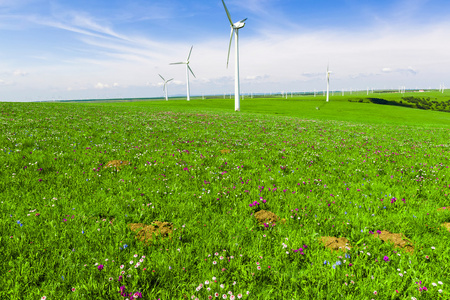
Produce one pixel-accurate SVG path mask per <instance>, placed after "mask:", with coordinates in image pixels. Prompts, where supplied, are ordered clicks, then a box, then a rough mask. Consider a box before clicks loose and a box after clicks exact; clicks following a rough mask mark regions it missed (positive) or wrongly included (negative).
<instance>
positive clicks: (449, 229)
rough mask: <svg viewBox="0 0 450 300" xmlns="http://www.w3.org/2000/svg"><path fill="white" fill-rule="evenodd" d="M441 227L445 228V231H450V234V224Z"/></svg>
mask: <svg viewBox="0 0 450 300" xmlns="http://www.w3.org/2000/svg"><path fill="white" fill-rule="evenodd" d="M441 226H443V227H444V228H445V229H447V230H448V232H450V223H442V224H441Z"/></svg>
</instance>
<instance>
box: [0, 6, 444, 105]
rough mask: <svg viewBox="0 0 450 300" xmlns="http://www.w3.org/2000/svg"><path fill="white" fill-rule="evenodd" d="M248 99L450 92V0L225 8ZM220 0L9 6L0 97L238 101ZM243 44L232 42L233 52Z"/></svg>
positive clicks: (1, 18) (2, 25)
mask: <svg viewBox="0 0 450 300" xmlns="http://www.w3.org/2000/svg"><path fill="white" fill-rule="evenodd" d="M226 3H227V6H228V9H229V11H230V13H231V16H232V18H233V21H238V20H241V19H243V18H248V20H247V22H246V26H245V27H244V28H243V29H241V30H240V32H239V34H240V39H239V42H240V75H241V91H242V92H243V93H271V92H281V91H287V92H291V91H294V92H301V91H312V90H314V89H316V90H323V89H325V88H326V81H325V71H326V66H327V63H328V62H329V64H330V70H331V71H332V72H333V73H332V74H331V89H333V90H342V89H345V90H349V89H353V90H355V89H366V88H367V87H369V88H375V89H378V88H398V87H399V86H406V88H416V87H419V88H429V87H433V88H439V85H440V84H441V83H444V84H446V85H447V86H449V87H450V77H449V69H450V66H449V65H450V51H449V50H448V49H450V47H449V46H450V39H449V35H450V1H444V0H429V1H426V0H407V1H406V0H402V1H400V0H391V1H386V0H378V1H373V0H366V1H364V0H358V1H356V0H335V1H325V0H322V1H320V0H319V1H313V0H305V1H302V0H240V1H237V0H227V1H226ZM229 34H230V27H229V23H228V20H227V17H226V14H225V11H224V9H223V6H222V2H221V1H220V0H208V1H197V0H182V1H181V0H173V1H171V0H147V1H143V0H139V1H136V0H122V1H116V0H108V1H104V0H89V1H87V0H77V1H60V0H54V1H43V0H0V41H1V43H0V101H35V100H52V99H85V98H111V97H113V98H116V97H159V96H163V91H162V83H161V79H160V78H159V76H158V73H160V74H161V75H163V76H164V77H166V78H174V80H173V81H172V82H171V83H170V84H169V95H172V96H173V95H182V94H185V84H186V77H185V69H184V67H183V66H180V65H178V66H177V65H175V66H174V65H169V63H171V62H177V61H183V60H185V59H186V57H187V55H188V52H189V49H190V47H191V45H193V46H194V48H193V52H192V56H191V60H190V66H191V68H192V70H193V71H194V73H195V75H196V77H197V78H193V77H191V78H190V83H191V95H201V94H205V95H206V94H220V95H223V94H224V93H232V92H233V87H234V57H233V54H232V55H231V57H230V65H229V68H228V69H227V68H226V59H227V51H228V42H229ZM233 47H234V45H233Z"/></svg>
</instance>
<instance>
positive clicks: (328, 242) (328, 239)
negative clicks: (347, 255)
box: [320, 236, 352, 252]
mask: <svg viewBox="0 0 450 300" xmlns="http://www.w3.org/2000/svg"><path fill="white" fill-rule="evenodd" d="M320 241H321V242H322V243H323V244H324V246H325V248H328V249H331V250H336V251H337V250H341V251H344V252H347V250H350V249H351V248H352V247H351V245H350V241H349V240H347V239H346V238H345V237H340V238H337V237H334V236H321V237H320Z"/></svg>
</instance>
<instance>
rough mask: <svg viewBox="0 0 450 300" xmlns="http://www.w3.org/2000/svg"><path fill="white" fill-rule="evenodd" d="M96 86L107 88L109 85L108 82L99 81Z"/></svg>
mask: <svg viewBox="0 0 450 300" xmlns="http://www.w3.org/2000/svg"><path fill="white" fill-rule="evenodd" d="M94 87H95V88H96V89H99V90H102V89H107V88H109V85H108V84H106V83H101V82H98V83H97V84H96V85H95V86H94Z"/></svg>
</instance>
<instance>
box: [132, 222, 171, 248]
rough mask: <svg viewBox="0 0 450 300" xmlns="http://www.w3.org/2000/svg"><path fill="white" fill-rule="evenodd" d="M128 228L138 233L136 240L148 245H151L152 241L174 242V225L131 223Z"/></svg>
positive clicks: (166, 223)
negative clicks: (165, 239)
mask: <svg viewBox="0 0 450 300" xmlns="http://www.w3.org/2000/svg"><path fill="white" fill-rule="evenodd" d="M128 227H129V228H130V229H131V231H133V232H136V239H138V240H140V241H142V242H144V243H145V244H146V245H149V244H151V242H152V240H154V239H159V236H161V238H162V239H164V238H169V240H172V235H173V223H170V222H160V221H158V220H155V221H153V222H152V223H151V224H150V225H146V224H143V223H130V224H128Z"/></svg>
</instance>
